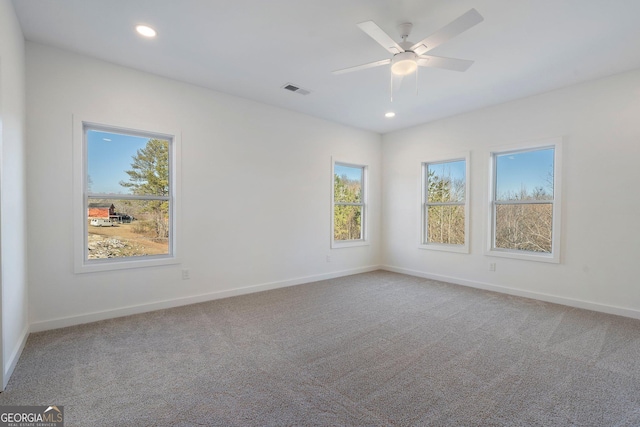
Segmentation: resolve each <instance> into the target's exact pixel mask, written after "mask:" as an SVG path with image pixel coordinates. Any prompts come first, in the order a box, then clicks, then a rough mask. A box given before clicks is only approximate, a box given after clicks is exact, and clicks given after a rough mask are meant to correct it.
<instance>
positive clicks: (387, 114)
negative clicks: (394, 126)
mask: <svg viewBox="0 0 640 427" xmlns="http://www.w3.org/2000/svg"><path fill="white" fill-rule="evenodd" d="M384 116H385V117H387V118H389V119H390V118H391V117H395V116H396V113H394V112H393V111H389V112H388V113H384Z"/></svg>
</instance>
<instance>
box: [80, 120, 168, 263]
mask: <svg viewBox="0 0 640 427" xmlns="http://www.w3.org/2000/svg"><path fill="white" fill-rule="evenodd" d="M86 143H87V173H88V176H87V194H88V196H87V206H86V209H87V221H88V223H87V245H88V256H87V257H88V259H100V258H121V257H139V256H147V255H166V254H169V253H170V242H169V239H170V234H171V233H170V224H171V221H170V188H169V184H170V181H169V168H170V164H169V141H167V140H165V139H161V138H153V137H151V138H150V137H140V136H135V135H126V134H120V133H114V132H106V131H102V130H97V129H96V130H94V129H88V130H87V131H86Z"/></svg>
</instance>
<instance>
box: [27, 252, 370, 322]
mask: <svg viewBox="0 0 640 427" xmlns="http://www.w3.org/2000/svg"><path fill="white" fill-rule="evenodd" d="M380 268H381V267H380V266H379V265H372V266H367V267H360V268H354V269H350V270H342V271H334V272H331V273H324V274H317V275H313V276H305V277H298V278H295V279H289V280H283V281H279V282H269V283H262V284H259V285H253V286H246V287H241V288H235V289H228V290H224V291H216V292H210V293H206V294H201V295H193V296H188V297H182V298H175V299H171V300H164V301H156V302H152V303H147V304H138V305H132V306H127V307H122V308H117V309H113V310H104V311H98V312H93V313H86V314H81V315H77V316H69V317H63V318H58V319H51V320H44V321H40V322H33V323H31V329H30V330H31V332H41V331H48V330H51V329H58V328H66V327H68V326H74V325H81V324H83V323H91V322H97V321H100V320H106V319H113V318H116V317H122V316H130V315H132V314H140V313H146V312H148V311H154V310H162V309H165V308H173V307H180V306H183V305H189V304H197V303H200V302H206V301H212V300H216V299H222V298H228V297H233V296H237V295H245V294H250V293H254V292H261V291H268V290H270V289H277V288H285V287H288V286H295V285H301V284H304V283H311V282H317V281H320V280H327V279H334V278H336V277H343V276H350V275H352V274H358V273H367V272H369V271H375V270H379V269H380Z"/></svg>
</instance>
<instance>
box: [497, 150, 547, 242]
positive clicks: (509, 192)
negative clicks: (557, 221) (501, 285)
mask: <svg viewBox="0 0 640 427" xmlns="http://www.w3.org/2000/svg"><path fill="white" fill-rule="evenodd" d="M494 162H495V164H494V167H495V182H494V185H495V187H494V188H495V191H494V202H493V205H494V247H495V248H498V249H510V250H518V251H529V252H542V253H551V251H552V236H553V227H552V225H553V203H554V188H553V185H554V184H553V182H554V148H544V149H539V150H533V151H521V152H511V153H502V154H495V155H494Z"/></svg>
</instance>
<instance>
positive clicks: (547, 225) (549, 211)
mask: <svg viewBox="0 0 640 427" xmlns="http://www.w3.org/2000/svg"><path fill="white" fill-rule="evenodd" d="M552 219H553V205H552V204H551V203H541V204H524V205H522V204H518V205H497V206H496V230H495V232H496V236H495V239H496V241H495V247H496V248H501V249H516V250H521V251H531V252H545V253H551V234H552Z"/></svg>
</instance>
